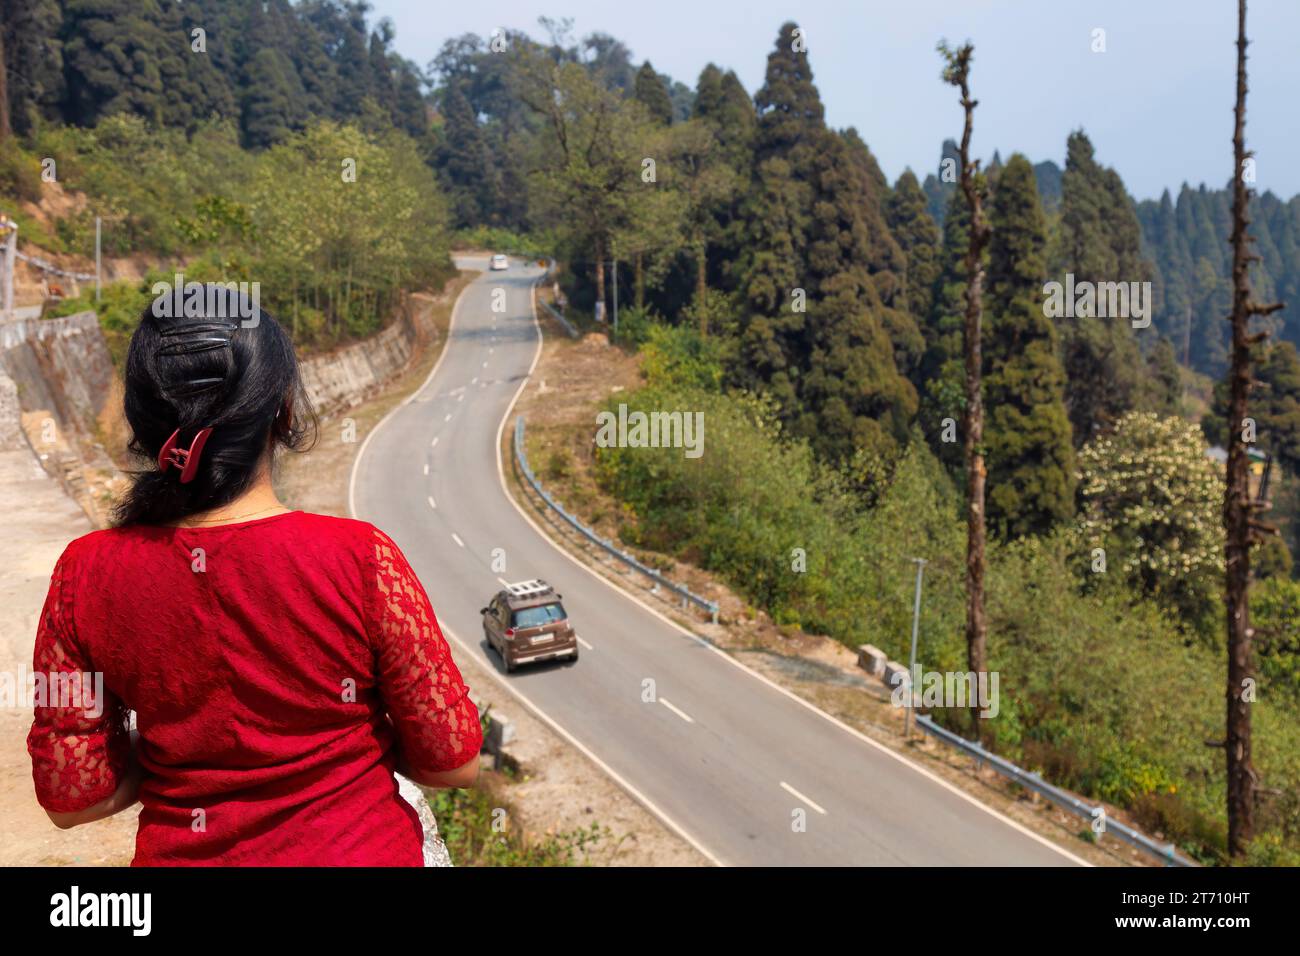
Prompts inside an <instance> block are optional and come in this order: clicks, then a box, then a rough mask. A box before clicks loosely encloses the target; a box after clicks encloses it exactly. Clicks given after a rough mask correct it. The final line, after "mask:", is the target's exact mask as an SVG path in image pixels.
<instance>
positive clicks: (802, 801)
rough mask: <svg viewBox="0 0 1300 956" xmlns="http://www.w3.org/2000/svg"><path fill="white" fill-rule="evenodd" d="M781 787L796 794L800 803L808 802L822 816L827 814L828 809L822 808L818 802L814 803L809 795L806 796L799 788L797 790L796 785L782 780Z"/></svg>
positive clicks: (795, 796)
mask: <svg viewBox="0 0 1300 956" xmlns="http://www.w3.org/2000/svg"><path fill="white" fill-rule="evenodd" d="M781 789H782V790H784V791H785V792H786V793H789V794H792V795H793V796H794V798H795V799H796V800H798V801H799V802H800V803H806V804H808V806H810V807H812V808H813V809H814V810H816V811H817V812H818V813H820V814H821V815H822V816H826V811H825V810H823V809H822V808H821V807H819V806H818V805H817V804H815V803H813V802H812V801H811V800H809V799H808V798H807V797H805V796H804V795H803V794H802V793H800V792H799V791H798V790H796V789H795V788H794V787H792V786H790V785H789V784H788V783H786V782H785V781H784V780H782V781H781Z"/></svg>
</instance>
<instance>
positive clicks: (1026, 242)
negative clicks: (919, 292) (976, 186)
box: [984, 153, 1074, 537]
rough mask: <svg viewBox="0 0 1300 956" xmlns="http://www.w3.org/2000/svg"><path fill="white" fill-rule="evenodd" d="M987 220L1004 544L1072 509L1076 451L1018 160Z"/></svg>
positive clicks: (992, 409) (991, 431)
mask: <svg viewBox="0 0 1300 956" xmlns="http://www.w3.org/2000/svg"><path fill="white" fill-rule="evenodd" d="M989 221H990V225H991V227H992V230H993V234H992V238H991V240H990V242H989V276H988V314H989V325H988V336H987V340H986V341H987V345H986V346H985V349H984V367H985V370H986V374H987V378H986V379H985V400H986V404H987V406H988V409H989V412H988V425H987V429H986V431H985V442H986V445H987V447H988V471H989V498H988V515H989V521H990V522H991V523H992V524H993V526H994V527H995V528H999V529H1001V531H1002V533H1003V534H1004V535H1006V536H1009V537H1017V536H1020V535H1029V534H1041V533H1042V532H1045V531H1047V530H1049V529H1050V528H1051V527H1052V526H1053V525H1054V524H1056V523H1058V522H1060V521H1062V520H1064V519H1066V518H1068V517H1069V516H1070V515H1071V514H1072V513H1073V511H1074V449H1073V445H1072V444H1071V437H1070V420H1069V417H1068V416H1067V415H1066V411H1065V373H1064V371H1063V370H1062V368H1061V363H1060V360H1059V359H1058V358H1057V343H1056V331H1055V329H1054V328H1053V326H1052V323H1051V321H1050V320H1048V319H1047V318H1046V317H1045V316H1044V314H1043V305H1042V286H1043V282H1044V279H1045V277H1046V275H1047V262H1046V258H1045V247H1046V244H1047V239H1046V231H1045V230H1046V226H1045V223H1044V219H1043V211H1042V207H1041V205H1040V203H1039V199H1038V188H1037V183H1036V181H1035V178H1034V170H1033V167H1031V166H1030V164H1029V160H1027V159H1026V158H1025V157H1024V156H1022V155H1021V154H1019V153H1016V154H1015V155H1013V156H1012V157H1011V158H1010V160H1008V162H1007V163H1006V165H1005V166H1004V167H1003V169H1002V171H1001V173H1000V175H999V176H998V181H997V187H996V189H995V190H994V192H993V202H992V206H991V208H990V211H989Z"/></svg>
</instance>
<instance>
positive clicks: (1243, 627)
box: [1223, 0, 1282, 857]
mask: <svg viewBox="0 0 1300 956" xmlns="http://www.w3.org/2000/svg"><path fill="white" fill-rule="evenodd" d="M1246 46H1247V41H1246V0H1237V103H1236V107H1235V108H1234V110H1233V120H1234V121H1233V130H1232V156H1233V161H1234V163H1235V169H1234V171H1233V177H1232V237H1231V241H1232V315H1231V316H1229V321H1230V322H1231V323H1232V359H1231V364H1230V366H1229V368H1228V388H1229V398H1228V474H1227V478H1228V483H1227V490H1226V491H1225V493H1224V496H1223V526H1224V531H1225V533H1226V534H1225V541H1224V558H1225V563H1226V570H1225V575H1224V602H1225V605H1226V608H1227V615H1226V616H1227V625H1228V686H1227V725H1226V730H1227V736H1226V739H1225V741H1224V749H1225V750H1226V752H1227V763H1228V767H1227V770H1228V853H1229V855H1230V856H1234V857H1239V856H1241V855H1242V854H1243V853H1245V851H1246V847H1247V844H1249V842H1250V839H1251V837H1252V835H1253V834H1254V829H1255V791H1256V783H1257V782H1258V778H1257V777H1256V774H1255V768H1254V766H1253V765H1252V763H1251V756H1250V749H1251V727H1250V703H1249V701H1248V700H1247V699H1246V698H1247V694H1246V689H1247V686H1248V685H1249V684H1251V683H1253V649H1252V646H1251V644H1252V637H1253V633H1254V632H1253V631H1252V629H1251V627H1250V596H1249V587H1250V549H1251V546H1252V545H1253V544H1255V543H1256V542H1257V541H1258V540H1260V538H1261V537H1262V536H1263V535H1264V534H1265V533H1268V532H1270V531H1274V530H1275V529H1272V528H1268V527H1267V526H1266V525H1264V524H1262V523H1261V522H1259V521H1258V520H1257V518H1256V516H1257V514H1258V512H1259V511H1260V510H1261V509H1262V508H1263V507H1265V506H1264V505H1262V504H1261V503H1259V502H1256V501H1252V500H1251V497H1250V462H1249V458H1248V456H1247V448H1246V435H1245V420H1246V417H1247V415H1248V414H1249V401H1250V391H1251V387H1252V386H1253V385H1254V381H1253V377H1252V371H1251V360H1252V352H1253V349H1254V346H1255V345H1256V344H1257V343H1258V342H1260V341H1262V340H1263V339H1264V338H1265V337H1266V336H1267V334H1268V333H1267V332H1251V331H1250V320H1251V319H1252V318H1253V317H1255V316H1258V315H1268V314H1269V313H1272V312H1276V311H1277V310H1278V309H1280V308H1282V304H1281V303H1274V304H1272V305H1261V304H1260V303H1258V302H1256V301H1255V300H1254V297H1253V296H1252V295H1251V289H1250V264H1251V263H1252V262H1256V261H1258V260H1259V256H1258V255H1256V254H1254V253H1253V252H1251V244H1252V243H1253V242H1254V240H1253V239H1252V238H1251V236H1250V233H1249V232H1248V228H1249V226H1250V216H1249V209H1248V207H1249V203H1250V197H1251V193H1252V190H1251V189H1250V188H1249V186H1248V185H1247V179H1246V171H1247V168H1248V166H1247V164H1248V161H1249V160H1250V159H1251V157H1252V156H1253V153H1252V152H1251V151H1249V150H1247V149H1246V144H1245V134H1246Z"/></svg>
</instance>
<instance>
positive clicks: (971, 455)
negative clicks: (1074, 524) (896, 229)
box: [939, 43, 992, 739]
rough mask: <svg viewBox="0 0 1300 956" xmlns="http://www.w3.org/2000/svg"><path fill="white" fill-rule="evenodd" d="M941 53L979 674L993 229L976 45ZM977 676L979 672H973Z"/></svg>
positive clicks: (975, 707)
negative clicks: (950, 97) (955, 165)
mask: <svg viewBox="0 0 1300 956" xmlns="http://www.w3.org/2000/svg"><path fill="white" fill-rule="evenodd" d="M939 53H940V54H941V55H942V56H943V58H944V69H943V79H944V82H946V83H949V84H951V85H952V86H955V87H957V88H958V89H960V90H961V105H962V109H963V110H964V111H965V114H966V122H965V125H964V127H963V128H962V134H961V147H960V156H961V191H962V194H963V195H964V196H965V197H966V206H967V208H968V209H969V210H970V229H969V237H968V241H967V245H966V259H965V267H966V323H965V351H966V412H965V452H966V659H967V664H968V666H969V668H970V670H971V671H972V673H974V674H976V675H978V674H980V673H982V672H983V671H984V669H985V666H986V665H985V651H986V643H987V635H988V620H987V618H986V617H985V615H984V566H985V559H984V546H985V539H986V534H985V527H984V482H985V478H986V471H985V467H984V398H983V388H982V382H981V371H982V369H981V365H982V362H983V358H982V353H981V349H980V335H981V324H982V322H983V317H984V315H983V313H984V247H985V246H986V245H987V244H988V241H989V236H990V234H991V232H992V230H991V229H990V228H989V224H988V220H987V219H986V218H985V216H984V194H985V183H984V177H983V176H982V175H981V173H980V169H979V160H974V161H972V160H971V158H970V139H971V129H972V126H973V124H974V118H975V107H976V106H977V105H978V103H979V101H978V100H974V99H972V98H971V95H970V84H969V82H968V79H969V76H970V65H971V61H972V60H973V59H974V57H975V47H974V46H973V45H971V44H970V43H965V44H963V45H962V46H961V47H959V48H958V49H956V50H953V49H950V48H949V47H948V45H947V43H940V44H939ZM976 679H977V680H978V677H977V678H976ZM980 709H981V704H980V703H979V702H978V701H972V703H971V709H970V716H971V730H972V734H973V736H974V737H975V738H976V739H978V738H979V736H980V729H979V728H980V716H979V712H980Z"/></svg>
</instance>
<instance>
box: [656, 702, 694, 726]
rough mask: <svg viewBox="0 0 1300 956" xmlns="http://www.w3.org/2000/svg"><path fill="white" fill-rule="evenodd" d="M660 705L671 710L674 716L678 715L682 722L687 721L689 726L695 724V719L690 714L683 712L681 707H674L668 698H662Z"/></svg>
mask: <svg viewBox="0 0 1300 956" xmlns="http://www.w3.org/2000/svg"><path fill="white" fill-rule="evenodd" d="M659 703H661V704H663V705H664V706H665V707H667V708H668V709H669V710H671V711H672V712H673V713H674V714H676V715H677V716H678V717H680V718H681V719H682V720H684V721H686V722H687V723H688V724H693V723H695V718H694V717H692V716H691V715H690V714H688V713H686V711H684V710H682V709H681V708H680V707H674V706H673V705H672V704H670V703H669V702H668V698H667V697H660V698H659Z"/></svg>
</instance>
